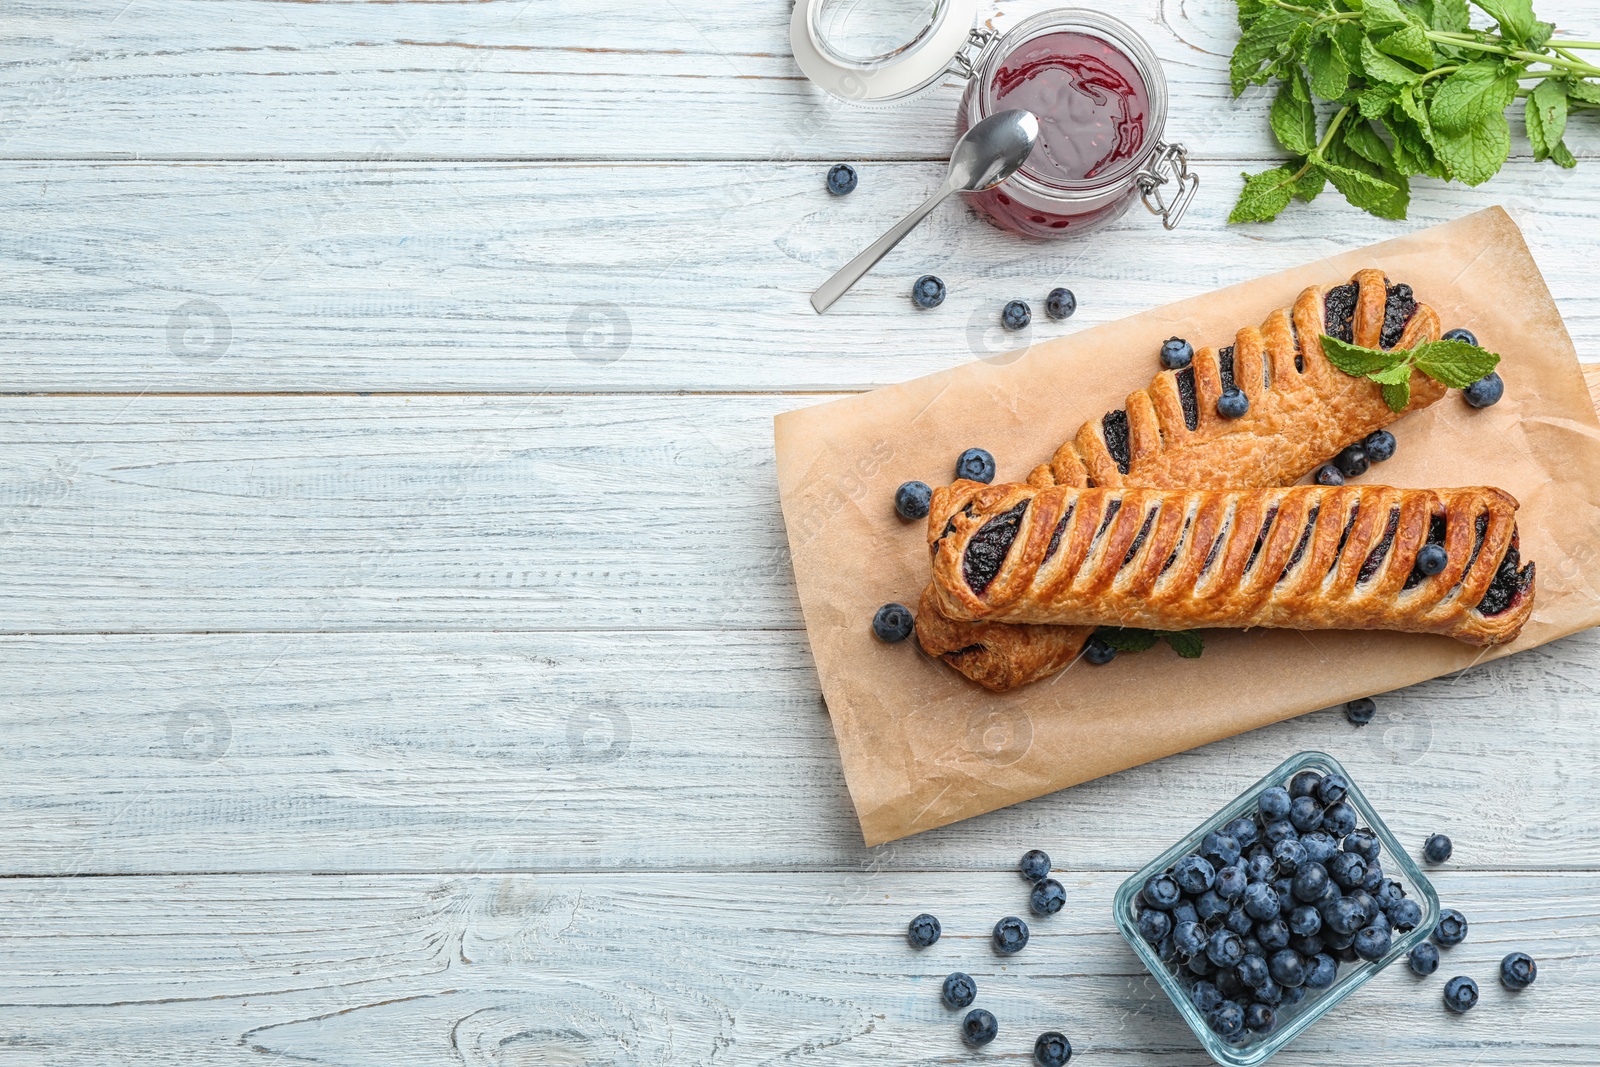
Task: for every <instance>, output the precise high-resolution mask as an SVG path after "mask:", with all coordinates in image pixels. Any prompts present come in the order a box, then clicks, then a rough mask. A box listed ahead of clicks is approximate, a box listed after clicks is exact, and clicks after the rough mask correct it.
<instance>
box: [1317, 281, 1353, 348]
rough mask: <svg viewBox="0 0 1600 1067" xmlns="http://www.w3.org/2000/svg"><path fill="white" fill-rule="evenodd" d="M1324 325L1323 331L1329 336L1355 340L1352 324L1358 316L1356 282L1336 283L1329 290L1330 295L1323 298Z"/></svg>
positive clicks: (1343, 339)
mask: <svg viewBox="0 0 1600 1067" xmlns="http://www.w3.org/2000/svg"><path fill="white" fill-rule="evenodd" d="M1323 306H1324V307H1325V308H1326V310H1325V311H1324V312H1323V317H1322V326H1323V332H1324V333H1326V334H1327V335H1328V336H1329V337H1336V338H1338V339H1339V340H1341V341H1350V342H1353V341H1354V340H1355V333H1354V330H1353V327H1352V324H1353V323H1354V322H1355V318H1356V283H1355V282H1350V283H1348V284H1346V285H1336V286H1334V287H1333V288H1332V289H1329V290H1328V295H1327V297H1325V298H1324V299H1323Z"/></svg>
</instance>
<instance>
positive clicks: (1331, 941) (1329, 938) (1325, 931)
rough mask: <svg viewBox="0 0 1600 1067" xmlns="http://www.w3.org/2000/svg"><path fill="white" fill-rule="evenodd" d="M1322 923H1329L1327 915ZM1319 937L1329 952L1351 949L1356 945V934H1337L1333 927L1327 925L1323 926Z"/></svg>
mask: <svg viewBox="0 0 1600 1067" xmlns="http://www.w3.org/2000/svg"><path fill="white" fill-rule="evenodd" d="M1322 921H1323V922H1324V923H1326V922H1327V921H1328V920H1327V916H1326V915H1324V916H1323V920H1322ZM1319 936H1320V937H1321V938H1322V943H1323V944H1324V945H1326V946H1327V949H1328V951H1329V952H1335V951H1337V950H1339V949H1342V948H1349V947H1350V946H1351V945H1353V944H1355V940H1356V935H1355V934H1341V933H1337V932H1335V931H1334V930H1333V928H1332V927H1329V926H1326V925H1324V926H1323V928H1322V933H1321V934H1320V935H1319Z"/></svg>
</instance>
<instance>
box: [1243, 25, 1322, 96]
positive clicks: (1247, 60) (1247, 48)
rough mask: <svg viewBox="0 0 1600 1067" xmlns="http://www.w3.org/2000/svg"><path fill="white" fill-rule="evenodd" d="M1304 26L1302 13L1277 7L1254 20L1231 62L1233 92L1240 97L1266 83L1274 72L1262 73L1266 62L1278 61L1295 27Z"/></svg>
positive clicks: (1245, 32) (1244, 34)
mask: <svg viewBox="0 0 1600 1067" xmlns="http://www.w3.org/2000/svg"><path fill="white" fill-rule="evenodd" d="M1304 25H1305V23H1304V22H1302V21H1301V20H1300V16H1299V15H1296V14H1295V13H1294V12H1292V11H1285V10H1283V9H1282V8H1277V7H1275V8H1273V9H1272V10H1271V11H1268V12H1267V13H1266V14H1264V15H1262V16H1261V17H1260V18H1258V19H1256V20H1255V21H1254V22H1252V23H1251V24H1250V25H1249V26H1248V27H1247V28H1246V29H1245V31H1244V33H1243V34H1242V35H1241V36H1240V37H1239V43H1238V44H1237V45H1235V46H1234V49H1233V58H1232V59H1231V60H1230V61H1229V62H1228V80H1229V82H1230V83H1231V84H1232V86H1233V95H1234V96H1238V95H1239V94H1240V93H1242V92H1244V89H1245V86H1247V85H1250V84H1252V83H1253V84H1256V85H1260V84H1264V83H1265V82H1266V80H1267V77H1269V76H1270V75H1263V74H1262V73H1261V67H1262V64H1264V63H1268V62H1270V61H1273V60H1276V59H1277V58H1278V55H1279V50H1280V49H1282V48H1284V47H1286V46H1287V45H1288V44H1289V41H1290V39H1291V38H1292V37H1293V36H1294V32H1295V30H1297V29H1299V28H1300V27H1302V26H1304Z"/></svg>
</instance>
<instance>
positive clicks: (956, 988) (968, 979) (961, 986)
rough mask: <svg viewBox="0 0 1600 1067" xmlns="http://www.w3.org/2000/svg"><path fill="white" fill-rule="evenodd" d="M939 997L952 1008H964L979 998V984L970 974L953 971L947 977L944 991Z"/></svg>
mask: <svg viewBox="0 0 1600 1067" xmlns="http://www.w3.org/2000/svg"><path fill="white" fill-rule="evenodd" d="M939 996H940V997H941V998H943V1000H944V1002H945V1003H946V1004H948V1005H949V1006H950V1007H952V1008H964V1007H966V1006H967V1005H968V1004H971V1003H972V1002H973V1000H975V999H976V998H977V996H978V983H977V982H974V981H973V980H972V976H971V975H970V974H963V973H962V972H960V971H953V972H951V973H950V974H948V975H946V976H945V980H944V989H943V990H941V991H940V993H939Z"/></svg>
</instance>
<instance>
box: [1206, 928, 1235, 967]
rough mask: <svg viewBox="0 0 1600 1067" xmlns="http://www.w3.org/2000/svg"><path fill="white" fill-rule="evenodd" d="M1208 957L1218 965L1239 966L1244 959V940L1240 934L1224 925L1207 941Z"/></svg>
mask: <svg viewBox="0 0 1600 1067" xmlns="http://www.w3.org/2000/svg"><path fill="white" fill-rule="evenodd" d="M1206 958H1207V959H1209V960H1210V961H1211V962H1212V963H1214V964H1216V965H1217V966H1218V967H1237V966H1238V965H1239V961H1240V960H1242V959H1244V942H1243V941H1241V940H1240V939H1239V935H1238V934H1236V933H1234V932H1233V931H1232V930H1229V929H1227V928H1226V927H1224V928H1223V929H1221V930H1218V931H1217V932H1216V933H1214V934H1212V935H1211V939H1210V940H1209V941H1207V942H1206Z"/></svg>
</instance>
